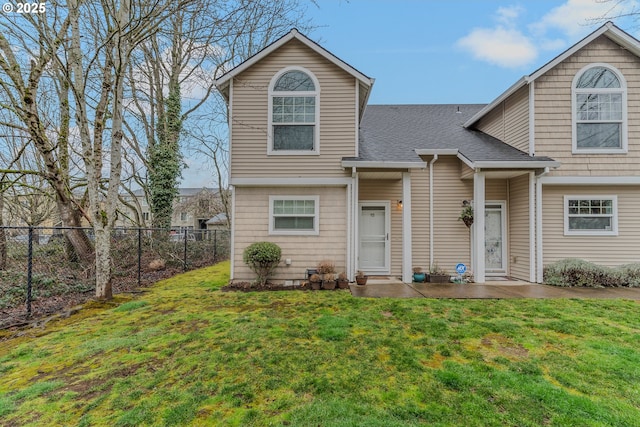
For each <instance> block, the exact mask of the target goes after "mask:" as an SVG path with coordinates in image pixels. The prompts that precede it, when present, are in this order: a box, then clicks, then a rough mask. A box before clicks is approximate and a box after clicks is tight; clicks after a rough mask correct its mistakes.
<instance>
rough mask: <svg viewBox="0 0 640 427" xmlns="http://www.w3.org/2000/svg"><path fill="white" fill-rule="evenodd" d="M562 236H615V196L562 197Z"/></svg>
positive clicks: (616, 220)
mask: <svg viewBox="0 0 640 427" xmlns="http://www.w3.org/2000/svg"><path fill="white" fill-rule="evenodd" d="M564 234H565V235H567V236H591V235H600V236H617V235H618V198H617V197H616V196H564Z"/></svg>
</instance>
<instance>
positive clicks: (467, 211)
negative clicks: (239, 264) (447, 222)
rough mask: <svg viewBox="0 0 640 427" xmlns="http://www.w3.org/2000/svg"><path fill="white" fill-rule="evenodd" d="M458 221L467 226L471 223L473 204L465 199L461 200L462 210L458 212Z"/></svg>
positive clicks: (469, 226)
mask: <svg viewBox="0 0 640 427" xmlns="http://www.w3.org/2000/svg"><path fill="white" fill-rule="evenodd" d="M458 221H462V222H464V225H466V226H467V228H471V226H472V225H473V206H471V203H469V202H468V201H466V200H465V201H464V202H462V212H460V216H459V217H458Z"/></svg>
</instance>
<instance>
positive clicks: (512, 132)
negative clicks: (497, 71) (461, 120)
mask: <svg viewBox="0 0 640 427" xmlns="http://www.w3.org/2000/svg"><path fill="white" fill-rule="evenodd" d="M476 128H477V129H479V130H481V131H482V132H484V133H486V134H489V135H491V136H493V137H495V138H498V139H499V140H501V141H503V142H506V143H507V144H509V145H511V146H513V147H515V148H517V149H519V150H522V151H524V152H526V153H528V152H529V86H526V85H525V86H523V87H522V88H520V89H518V90H517V91H516V92H515V93H514V94H512V95H511V96H510V97H508V98H507V99H505V100H504V101H503V102H501V103H500V104H499V105H497V106H496V107H495V108H494V109H493V110H492V111H490V112H489V113H488V114H487V115H486V116H485V117H483V118H482V119H481V120H480V121H479V122H478V124H477V125H476Z"/></svg>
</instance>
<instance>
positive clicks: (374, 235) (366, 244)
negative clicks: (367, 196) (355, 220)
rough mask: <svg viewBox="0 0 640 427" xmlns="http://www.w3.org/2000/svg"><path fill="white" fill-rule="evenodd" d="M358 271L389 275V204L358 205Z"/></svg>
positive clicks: (369, 203) (368, 203)
mask: <svg viewBox="0 0 640 427" xmlns="http://www.w3.org/2000/svg"><path fill="white" fill-rule="evenodd" d="M359 224H360V226H359V231H360V248H359V249H360V250H359V257H358V258H359V261H358V270H362V271H364V272H365V273H377V274H388V273H389V202H364V203H361V204H360V218H359Z"/></svg>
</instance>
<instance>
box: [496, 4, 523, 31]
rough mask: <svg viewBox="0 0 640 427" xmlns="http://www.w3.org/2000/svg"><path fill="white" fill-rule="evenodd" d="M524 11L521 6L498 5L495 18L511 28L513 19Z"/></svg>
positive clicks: (513, 23) (513, 22)
mask: <svg viewBox="0 0 640 427" xmlns="http://www.w3.org/2000/svg"><path fill="white" fill-rule="evenodd" d="M522 12H524V8H523V7H522V6H506V7H499V8H498V10H497V11H496V14H497V16H496V20H497V21H498V22H500V23H501V24H503V25H506V26H507V27H510V28H513V26H514V25H515V20H516V19H518V18H519V17H520V15H521V14H522Z"/></svg>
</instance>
